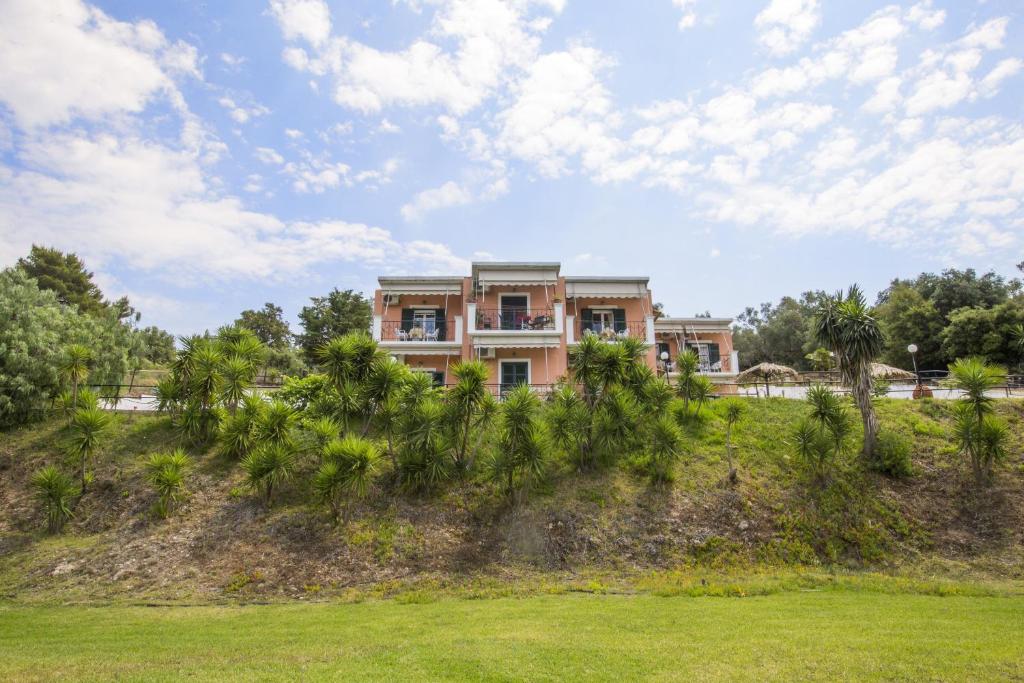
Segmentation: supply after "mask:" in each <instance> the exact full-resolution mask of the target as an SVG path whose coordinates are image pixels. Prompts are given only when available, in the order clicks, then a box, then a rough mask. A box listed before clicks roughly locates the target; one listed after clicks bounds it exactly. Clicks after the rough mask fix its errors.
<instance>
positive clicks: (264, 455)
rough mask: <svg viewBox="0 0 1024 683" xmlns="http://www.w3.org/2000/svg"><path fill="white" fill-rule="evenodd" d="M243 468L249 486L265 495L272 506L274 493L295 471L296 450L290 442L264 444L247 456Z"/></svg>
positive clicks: (266, 500) (267, 503) (264, 498)
mask: <svg viewBox="0 0 1024 683" xmlns="http://www.w3.org/2000/svg"><path fill="white" fill-rule="evenodd" d="M242 470H243V471H244V472H245V478H246V483H247V484H248V486H249V488H250V489H251V490H252V491H255V492H256V493H258V494H259V495H261V496H262V497H263V501H264V502H265V503H266V505H267V507H272V506H273V505H274V493H275V492H276V491H277V490H278V489H280V487H281V485H282V484H284V483H285V482H287V481H288V480H289V479H291V478H292V475H293V473H294V472H295V451H294V449H293V448H292V447H291V445H290V444H288V443H282V442H271V443H267V444H264V445H262V446H260V447H259V448H258V449H256V450H255V451H253V452H251V453H249V454H248V455H247V456H245V458H244V459H243V460H242Z"/></svg>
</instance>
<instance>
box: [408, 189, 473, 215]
mask: <svg viewBox="0 0 1024 683" xmlns="http://www.w3.org/2000/svg"><path fill="white" fill-rule="evenodd" d="M471 201H473V196H472V195H471V194H470V193H469V191H468V190H466V188H464V187H462V186H461V185H459V184H458V183H456V182H455V181H454V180H449V181H448V182H446V183H445V184H443V185H441V186H440V187H434V188H431V189H429V190H423V191H422V192H420V193H419V194H417V195H416V196H415V197H413V200H412V201H411V202H409V203H408V204H405V205H404V206H402V217H403V218H404V219H405V220H407V221H416V220H419V219H421V218H422V217H423V216H424V215H425V214H427V213H429V212H431V211H437V210H438V209H446V208H449V207H452V206H461V205H463V204H468V203H470V202H471Z"/></svg>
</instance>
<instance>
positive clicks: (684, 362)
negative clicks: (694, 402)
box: [676, 349, 700, 412]
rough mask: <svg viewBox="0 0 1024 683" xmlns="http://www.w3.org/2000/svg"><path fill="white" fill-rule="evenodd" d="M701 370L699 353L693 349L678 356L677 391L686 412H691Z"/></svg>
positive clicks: (681, 352)
mask: <svg viewBox="0 0 1024 683" xmlns="http://www.w3.org/2000/svg"><path fill="white" fill-rule="evenodd" d="M699 369H700V358H699V357H698V356H697V352H696V351H694V350H693V349H686V350H685V351H680V352H679V355H678V356H676V375H677V378H676V391H677V393H678V394H679V397H680V398H681V399H683V409H684V410H685V411H686V412H689V410H690V400H691V399H692V398H693V392H694V382H695V381H696V379H697V377H699V376H700V375H699V374H698V370H699Z"/></svg>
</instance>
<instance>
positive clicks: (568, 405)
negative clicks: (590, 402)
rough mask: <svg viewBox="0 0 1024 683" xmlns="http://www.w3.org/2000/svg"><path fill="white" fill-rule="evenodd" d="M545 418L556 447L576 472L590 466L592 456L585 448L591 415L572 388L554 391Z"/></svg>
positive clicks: (564, 387) (566, 387)
mask: <svg viewBox="0 0 1024 683" xmlns="http://www.w3.org/2000/svg"><path fill="white" fill-rule="evenodd" d="M544 417H545V419H546V420H547V423H548V433H549V435H550V437H551V442H552V444H553V445H554V447H555V448H556V449H557V450H559V451H561V453H562V454H563V455H564V456H566V457H568V458H569V460H571V461H572V462H574V463H575V464H576V466H577V468H580V469H582V468H584V467H586V466H588V465H589V464H590V462H589V458H588V455H589V453H588V452H587V451H586V450H585V445H586V443H587V441H588V438H589V433H590V411H589V409H588V408H587V405H586V403H584V402H583V399H581V398H580V395H579V394H578V393H576V390H575V389H573V388H572V387H569V386H562V387H558V388H557V389H555V391H554V392H552V394H551V397H550V401H549V403H548V407H547V410H546V411H545V415H544Z"/></svg>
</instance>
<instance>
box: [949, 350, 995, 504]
mask: <svg viewBox="0 0 1024 683" xmlns="http://www.w3.org/2000/svg"><path fill="white" fill-rule="evenodd" d="M949 375H950V382H951V384H952V385H953V386H954V387H955V388H957V389H960V390H961V391H963V392H964V395H963V397H962V398H961V399H960V400H959V401H958V405H957V413H956V423H955V426H954V435H953V436H954V439H955V441H956V442H957V444H958V445H959V447H960V451H961V452H962V453H964V454H966V455H967V456H968V457H969V458H970V459H971V469H972V471H973V473H974V480H975V482H976V483H977V484H978V485H979V486H982V485H984V484H985V483H987V482H988V481H989V480H990V479H991V477H992V465H993V463H994V462H995V461H996V460H999V459H1000V458H1001V457H1002V456H1003V455H1004V454H1005V444H1006V439H1007V437H1008V434H1007V428H1006V425H1005V424H1004V423H1003V422H1001V421H1000V420H998V419H996V418H995V416H994V415H993V414H992V413H993V408H992V404H993V399H992V397H990V396H989V395H988V393H989V392H990V391H992V390H993V389H995V388H996V387H999V386H1001V385H1002V384H1003V383H1004V382H1005V381H1006V371H1005V370H1004V369H1003V368H1001V367H999V366H997V365H989V364H988V363H986V362H985V360H984V359H983V358H961V359H959V360H957V361H956V362H955V363H953V364H952V365H950V366H949Z"/></svg>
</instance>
